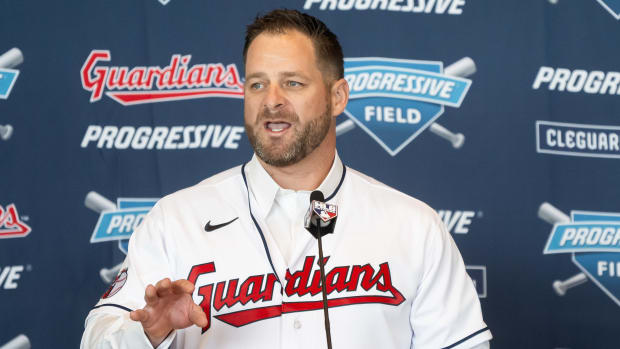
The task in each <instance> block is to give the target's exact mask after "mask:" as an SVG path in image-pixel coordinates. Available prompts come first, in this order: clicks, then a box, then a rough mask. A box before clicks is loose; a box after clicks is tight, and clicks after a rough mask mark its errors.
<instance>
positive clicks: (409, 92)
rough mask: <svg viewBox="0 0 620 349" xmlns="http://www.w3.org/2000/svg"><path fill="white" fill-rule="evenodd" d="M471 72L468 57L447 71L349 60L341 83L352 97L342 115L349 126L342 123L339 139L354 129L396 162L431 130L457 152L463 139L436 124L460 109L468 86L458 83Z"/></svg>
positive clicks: (436, 65)
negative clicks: (446, 111)
mask: <svg viewBox="0 0 620 349" xmlns="http://www.w3.org/2000/svg"><path fill="white" fill-rule="evenodd" d="M475 71H476V66H475V64H474V62H473V61H472V60H471V59H470V58H468V57H466V58H463V59H461V60H459V61H458V62H456V63H454V64H452V65H450V66H449V67H447V68H446V69H445V70H444V68H443V63H442V62H435V61H414V60H405V59H392V58H376V57H364V58H347V59H345V79H346V80H347V82H348V83H349V89H350V96H349V104H348V106H347V109H346V110H345V113H346V115H347V116H348V117H349V118H350V120H352V121H348V120H347V121H345V122H344V123H341V124H340V125H339V127H338V129H337V133H338V134H342V133H343V132H345V130H349V129H351V128H353V127H354V125H357V126H359V127H361V128H362V129H363V130H364V131H366V132H367V133H368V134H369V135H370V136H371V137H372V138H373V139H374V140H375V141H377V142H378V143H379V144H380V145H381V146H382V147H383V149H385V150H386V151H387V152H388V153H389V154H390V155H392V156H394V155H396V154H397V153H398V152H399V151H401V150H402V149H403V148H404V147H405V146H406V145H407V144H409V143H410V142H411V141H413V139H414V138H415V137H417V136H418V135H419V134H420V133H421V132H422V131H424V130H425V129H426V128H428V127H431V131H432V132H433V133H435V134H437V135H439V136H441V137H443V138H445V139H447V140H449V141H450V142H451V143H452V145H453V146H454V147H455V148H460V147H461V146H462V144H463V141H464V136H463V135H462V134H453V133H452V132H450V131H449V130H447V129H446V128H445V127H443V126H441V125H439V124H436V123H434V122H435V120H436V119H437V118H438V117H439V116H441V115H442V114H443V112H444V107H445V106H449V107H452V108H458V107H459V106H460V105H461V103H462V102H463V99H464V98H465V95H466V94H467V91H468V89H469V86H470V85H471V80H468V79H464V78H462V77H463V76H468V75H471V74H473V73H474V72H475ZM353 123H354V124H353ZM433 125H434V126H433Z"/></svg>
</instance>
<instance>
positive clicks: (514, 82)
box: [0, 0, 620, 349]
mask: <svg viewBox="0 0 620 349" xmlns="http://www.w3.org/2000/svg"><path fill="white" fill-rule="evenodd" d="M278 7H287V8H295V9H299V10H304V11H307V12H308V13H310V14H312V15H315V16H317V17H319V18H320V19H322V20H323V21H324V22H325V23H326V24H327V25H328V26H329V27H330V28H331V29H332V30H333V31H334V32H335V33H336V34H337V35H338V36H339V38H340V41H341V43H342V46H343V49H344V54H345V57H347V61H346V75H347V80H348V81H349V82H350V83H351V85H352V99H351V103H350V104H349V107H348V108H347V111H346V113H345V114H343V115H341V116H340V117H339V119H340V121H339V122H340V124H339V128H338V138H337V140H338V151H339V154H340V157H341V158H342V159H343V161H344V162H345V164H346V165H348V166H350V167H352V168H355V169H357V170H360V171H362V172H364V173H367V174H369V175H371V176H373V177H375V178H377V179H378V180H380V181H382V182H385V183H386V184H389V185H391V186H393V187H396V188H397V189H399V190H401V191H403V192H405V193H407V194H409V195H412V196H414V197H417V198H419V199H421V200H423V201H426V202H427V203H428V204H430V205H431V206H432V207H434V208H435V209H436V210H437V211H439V213H440V214H441V216H442V218H443V219H444V221H445V222H446V224H447V225H448V228H449V229H450V231H451V232H452V234H453V237H454V239H455V241H456V243H457V245H458V246H459V248H460V250H461V253H462V255H463V258H464V260H465V263H466V264H467V265H468V271H469V273H470V276H471V277H472V279H473V280H474V281H475V283H476V287H477V289H478V292H479V295H480V297H481V303H482V308H483V312H484V316H485V320H486V322H487V324H488V325H489V327H490V328H491V330H492V332H493V334H494V337H495V338H494V340H493V341H492V347H493V348H571V349H577V348H612V347H617V346H618V337H617V336H618V330H619V329H620V326H619V325H618V318H619V316H620V300H619V299H620V276H619V275H620V224H619V222H620V199H619V198H620V186H619V185H618V184H617V181H618V178H620V177H619V176H620V163H619V161H620V150H619V149H618V138H619V135H620V119H619V118H620V86H618V85H619V84H620V65H619V63H618V62H619V58H620V46H619V45H618V39H619V38H620V36H618V34H619V29H620V22H619V18H620V1H617V0H599V1H596V0H584V1H567V0H553V1H552V0H502V1H491V0H488V1H483V0H477V1H473V0H426V1H424V0H415V1H413V0H385V1H381V0H333V1H332V0H314V1H312V0H294V1H293V0H291V1H286V2H284V1H267V0H266V1H257V2H231V1H197V0H159V1H158V0H141V1H120V0H109V1H75V0H74V1H62V2H59V1H11V0H0V154H1V156H0V158H1V159H2V164H3V166H2V168H3V170H2V171H1V172H0V173H1V175H0V178H1V180H0V209H1V211H0V314H1V315H0V346H1V345H3V344H5V343H6V342H9V341H11V340H14V342H19V341H21V342H24V343H25V342H30V343H31V344H32V347H34V348H45V347H54V348H67V347H77V346H78V344H79V341H80V338H81V334H82V331H83V321H84V318H85V316H86V314H87V312H88V311H89V309H90V308H91V307H92V306H93V305H94V304H95V303H96V301H97V299H98V298H99V297H100V296H101V294H102V293H103V292H104V291H105V289H106V288H107V284H108V283H109V282H110V280H111V279H110V278H113V276H114V275H115V272H116V270H117V269H115V266H117V265H118V264H119V263H120V262H121V261H122V260H123V258H124V255H125V254H124V252H123V249H124V248H126V241H127V238H128V236H129V235H130V234H131V231H132V230H133V227H134V226H135V224H138V223H139V222H140V220H141V217H142V215H143V213H144V212H146V211H148V208H149V207H150V206H152V204H153V200H156V199H157V198H159V197H162V196H164V195H166V194H169V193H172V192H174V191H176V190H178V189H181V188H183V187H187V186H190V185H192V184H195V183H197V182H199V181H200V180H202V179H204V178H206V177H208V176H210V175H212V174H215V173H217V172H219V171H221V170H224V169H227V168H229V167H232V166H235V165H238V164H240V163H242V162H245V161H247V160H248V159H249V158H250V156H251V153H252V150H251V148H250V146H249V143H248V141H247V138H246V135H245V132H244V130H243V114H242V113H243V110H242V109H243V106H242V99H241V98H242V95H241V94H240V92H239V91H240V89H239V86H240V84H241V83H242V79H243V61H242V58H241V51H242V45H243V38H244V31H245V25H247V24H248V23H250V22H251V21H252V20H253V18H254V17H255V16H256V15H257V13H263V12H265V11H267V10H270V9H273V8H278ZM20 335H22V336H20ZM18 336H19V337H18ZM16 337H17V338H16ZM26 338H27V339H26Z"/></svg>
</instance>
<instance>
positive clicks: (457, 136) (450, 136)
mask: <svg viewBox="0 0 620 349" xmlns="http://www.w3.org/2000/svg"><path fill="white" fill-rule="evenodd" d="M429 130H430V131H431V132H433V133H434V134H436V135H438V136H439V137H441V138H443V139H445V140H447V141H449V142H450V143H452V147H453V148H454V149H459V148H460V147H462V146H463V143H465V136H464V135H463V134H462V133H452V131H450V130H448V129H447V128H445V127H443V126H441V125H440V124H438V123H436V122H435V123H433V124H431V127H430V128H429Z"/></svg>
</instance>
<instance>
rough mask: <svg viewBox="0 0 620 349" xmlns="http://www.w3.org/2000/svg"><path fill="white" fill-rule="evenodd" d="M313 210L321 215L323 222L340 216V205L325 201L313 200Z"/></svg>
mask: <svg viewBox="0 0 620 349" xmlns="http://www.w3.org/2000/svg"><path fill="white" fill-rule="evenodd" d="M312 210H313V211H314V213H315V214H316V215H317V216H319V217H321V220H322V221H323V222H327V221H329V220H330V219H334V218H336V216H338V206H336V205H332V204H328V203H325V202H320V201H312Z"/></svg>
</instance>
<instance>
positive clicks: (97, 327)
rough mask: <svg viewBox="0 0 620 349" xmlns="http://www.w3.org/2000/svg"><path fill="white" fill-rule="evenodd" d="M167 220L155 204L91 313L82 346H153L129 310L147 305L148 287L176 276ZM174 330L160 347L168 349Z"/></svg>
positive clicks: (133, 237)
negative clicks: (113, 278) (165, 220)
mask: <svg viewBox="0 0 620 349" xmlns="http://www.w3.org/2000/svg"><path fill="white" fill-rule="evenodd" d="M163 233H164V220H163V216H162V213H161V208H160V206H159V205H155V206H154V207H153V208H152V209H151V211H150V212H149V213H148V215H147V216H146V217H145V219H144V221H143V222H142V223H141V224H140V226H139V227H138V228H136V230H135V231H134V233H133V234H132V236H131V238H130V240H129V250H128V253H127V257H126V258H125V261H124V262H123V264H122V266H121V269H120V271H119V273H118V275H117V276H116V279H115V280H114V282H113V283H112V285H110V287H109V288H108V289H107V290H106V291H105V293H104V294H103V295H102V297H101V299H100V300H99V302H98V303H97V304H96V305H95V307H94V308H93V309H92V310H91V311H90V312H89V314H88V316H87V318H86V322H85V330H84V334H83V336H82V342H81V348H102V349H103V348H132V349H134V348H135V349H139V348H153V346H152V345H151V343H150V341H149V340H148V338H147V337H146V334H145V333H144V329H143V328H142V325H141V324H140V323H139V322H136V321H133V320H131V319H130V318H129V312H131V311H132V310H135V309H141V308H143V307H144V306H145V304H146V303H145V301H144V290H145V289H146V286H147V285H149V284H152V285H154V284H155V283H157V281H159V280H161V279H163V278H166V277H167V278H170V279H171V280H173V278H172V275H173V273H172V270H171V267H170V266H171V264H170V262H171V261H170V260H169V256H170V255H171V254H170V253H171V250H172V249H174V245H173V244H172V243H171V242H170V241H166V240H165V239H166V236H165V235H164V234H163ZM174 337H175V332H174V331H173V333H171V334H170V335H169V336H168V337H167V338H166V339H165V340H164V342H163V343H161V344H160V345H159V346H158V348H168V347H169V346H170V344H171V343H172V341H173V339H174Z"/></svg>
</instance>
